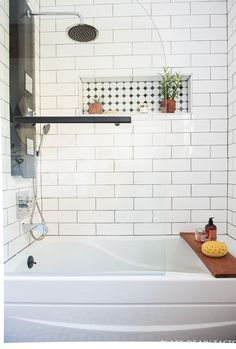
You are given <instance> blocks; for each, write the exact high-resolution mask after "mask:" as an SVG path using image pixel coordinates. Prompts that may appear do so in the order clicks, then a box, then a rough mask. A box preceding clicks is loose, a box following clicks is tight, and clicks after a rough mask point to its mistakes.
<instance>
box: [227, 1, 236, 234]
mask: <svg viewBox="0 0 236 349" xmlns="http://www.w3.org/2000/svg"><path fill="white" fill-rule="evenodd" d="M235 23H236V2H235V1H233V0H229V1H228V64H229V68H228V113H229V124H228V130H229V137H228V156H229V162H228V166H229V168H228V169H229V173H228V234H229V235H230V236H232V237H233V238H235V239H236V54H235V53H236V26H235Z"/></svg>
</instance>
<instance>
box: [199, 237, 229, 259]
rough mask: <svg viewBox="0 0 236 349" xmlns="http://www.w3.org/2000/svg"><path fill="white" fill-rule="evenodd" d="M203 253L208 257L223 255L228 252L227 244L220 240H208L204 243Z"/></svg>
mask: <svg viewBox="0 0 236 349" xmlns="http://www.w3.org/2000/svg"><path fill="white" fill-rule="evenodd" d="M202 253H203V254H205V255H206V256H208V257H223V256H225V255H226V254H227V246H226V244H225V243H224V242H220V241H206V242H204V244H202Z"/></svg>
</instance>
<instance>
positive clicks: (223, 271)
mask: <svg viewBox="0 0 236 349" xmlns="http://www.w3.org/2000/svg"><path fill="white" fill-rule="evenodd" d="M180 236H181V237H182V238H183V239H184V240H185V241H186V242H187V243H188V244H189V246H190V247H191V248H192V249H193V250H194V252H195V253H196V254H197V255H198V257H199V258H200V259H201V261H202V262H203V263H204V264H205V266H206V267H207V269H208V270H209V271H210V272H211V273H212V275H213V276H214V277H215V278H231V277H233V278H235V277H236V258H235V257H234V256H232V255H231V254H230V253H229V252H228V253H227V254H226V255H225V256H223V257H219V258H217V257H207V256H205V255H204V254H203V253H202V252H201V247H202V244H201V243H199V242H197V241H195V240H194V233H180Z"/></svg>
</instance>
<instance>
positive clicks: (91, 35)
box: [67, 24, 98, 42]
mask: <svg viewBox="0 0 236 349" xmlns="http://www.w3.org/2000/svg"><path fill="white" fill-rule="evenodd" d="M67 33H68V36H69V37H70V38H71V39H72V40H74V41H79V42H89V41H94V40H96V39H97V37H98V30H97V29H96V28H95V27H93V26H92V25H89V24H78V25H74V26H72V27H69V28H67Z"/></svg>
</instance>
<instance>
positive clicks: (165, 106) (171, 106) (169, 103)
mask: <svg viewBox="0 0 236 349" xmlns="http://www.w3.org/2000/svg"><path fill="white" fill-rule="evenodd" d="M175 109H176V102H175V100H174V99H163V101H162V102H161V111H162V113H174V112H175Z"/></svg>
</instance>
